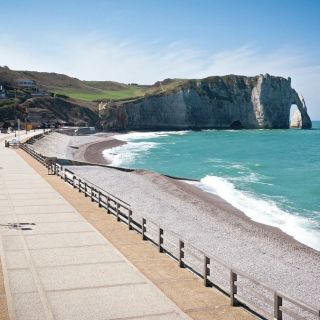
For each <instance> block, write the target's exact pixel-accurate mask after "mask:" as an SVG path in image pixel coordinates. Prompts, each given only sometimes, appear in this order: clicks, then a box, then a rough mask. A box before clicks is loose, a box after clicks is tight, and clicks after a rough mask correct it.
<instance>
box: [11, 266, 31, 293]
mask: <svg viewBox="0 0 320 320" xmlns="http://www.w3.org/2000/svg"><path fill="white" fill-rule="evenodd" d="M8 277H9V284H10V290H11V292H12V293H24V292H35V291H37V287H36V285H35V283H34V280H33V277H32V274H31V272H30V270H29V269H19V270H9V271H8Z"/></svg>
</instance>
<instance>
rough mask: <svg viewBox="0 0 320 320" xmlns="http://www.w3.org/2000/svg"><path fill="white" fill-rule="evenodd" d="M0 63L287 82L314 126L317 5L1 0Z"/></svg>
mask: <svg viewBox="0 0 320 320" xmlns="http://www.w3.org/2000/svg"><path fill="white" fill-rule="evenodd" d="M1 2H3V3H1V6H0V7H1V11H0V28H1V29H0V30H1V31H0V65H7V66H9V67H10V68H12V69H28V70H38V71H50V72H58V73H66V74H68V75H71V76H74V77H77V78H80V79H85V80H115V81H120V82H138V83H153V82H155V81H157V80H162V79H164V78H168V77H171V78H178V77H183V78H201V77H205V76H209V75H222V74H230V73H234V74H244V75H256V74H260V73H270V74H274V75H281V76H285V77H288V76H291V77H292V85H293V86H294V87H295V88H296V90H297V91H298V92H299V93H302V94H303V95H304V96H305V99H306V103H307V106H308V108H309V113H310V114H311V116H312V118H313V119H320V95H319V94H318V93H319V92H320V90H319V89H320V61H319V57H320V41H319V38H320V19H319V16H320V1H319V0H317V1H314V0H308V1H303V0H301V1H295V0H291V1H288V0H278V1H274V0H264V1H263V0H255V1H254V0H250V1H249V0H247V1H246V0H242V1H236V0H233V1H231V0H229V1H227V0H225V1H223V0H220V1H214V0H211V1H210V0H171V1H169V0H161V1H160V0H157V1H156V0H148V1H147V0H104V1H103V0H91V1H82V0H78V1H76V0H69V1H67V0H64V1H59V0H55V1H33V0H29V1H16V0H11V1H1Z"/></svg>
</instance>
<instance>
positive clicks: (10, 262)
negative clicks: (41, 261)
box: [5, 250, 28, 269]
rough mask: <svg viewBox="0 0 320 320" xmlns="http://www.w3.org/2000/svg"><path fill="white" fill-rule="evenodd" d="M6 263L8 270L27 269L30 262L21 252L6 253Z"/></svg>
mask: <svg viewBox="0 0 320 320" xmlns="http://www.w3.org/2000/svg"><path fill="white" fill-rule="evenodd" d="M5 255H6V263H7V268H8V269H17V268H27V267H28V262H27V259H26V256H25V254H24V252H23V251H22V250H21V251H6V252H5Z"/></svg>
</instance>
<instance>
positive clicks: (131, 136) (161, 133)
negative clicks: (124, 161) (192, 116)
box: [114, 131, 190, 142]
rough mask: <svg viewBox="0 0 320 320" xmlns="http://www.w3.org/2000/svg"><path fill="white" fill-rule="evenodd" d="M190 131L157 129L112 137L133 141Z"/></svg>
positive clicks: (183, 133) (182, 133)
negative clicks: (155, 130)
mask: <svg viewBox="0 0 320 320" xmlns="http://www.w3.org/2000/svg"><path fill="white" fill-rule="evenodd" d="M189 132H190V131H157V132H130V133H126V134H118V135H115V136H114V138H115V139H117V140H121V141H126V142H128V141H135V140H140V139H154V138H160V137H167V136H169V135H185V134H187V133H189Z"/></svg>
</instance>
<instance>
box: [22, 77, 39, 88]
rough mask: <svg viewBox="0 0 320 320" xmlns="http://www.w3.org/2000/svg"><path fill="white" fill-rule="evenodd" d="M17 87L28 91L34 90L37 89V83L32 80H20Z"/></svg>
mask: <svg viewBox="0 0 320 320" xmlns="http://www.w3.org/2000/svg"><path fill="white" fill-rule="evenodd" d="M17 86H18V87H22V88H27V89H34V88H37V83H36V82H35V81H34V80H31V79H18V80H17Z"/></svg>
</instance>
